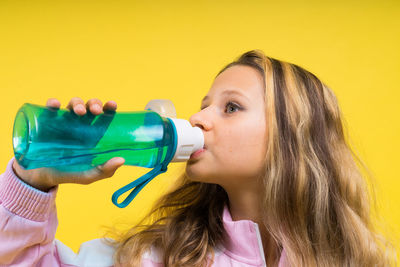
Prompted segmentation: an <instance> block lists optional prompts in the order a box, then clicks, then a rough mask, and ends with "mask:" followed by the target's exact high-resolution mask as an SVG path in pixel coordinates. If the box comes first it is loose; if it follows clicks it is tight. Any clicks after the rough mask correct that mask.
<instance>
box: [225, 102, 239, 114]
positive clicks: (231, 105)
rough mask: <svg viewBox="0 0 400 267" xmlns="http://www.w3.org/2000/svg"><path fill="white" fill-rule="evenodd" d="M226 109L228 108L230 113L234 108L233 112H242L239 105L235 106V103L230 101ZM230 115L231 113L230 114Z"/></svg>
mask: <svg viewBox="0 0 400 267" xmlns="http://www.w3.org/2000/svg"><path fill="white" fill-rule="evenodd" d="M226 107H228V109H227V110H228V111H229V110H231V111H232V108H233V110H234V109H237V110H241V108H240V106H239V105H237V104H235V103H233V102H231V101H229V102H228V103H226ZM228 113H230V112H228Z"/></svg>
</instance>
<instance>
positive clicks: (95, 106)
mask: <svg viewBox="0 0 400 267" xmlns="http://www.w3.org/2000/svg"><path fill="white" fill-rule="evenodd" d="M93 109H94V110H96V111H101V107H100V105H99V104H94V105H93Z"/></svg>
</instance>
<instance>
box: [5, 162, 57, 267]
mask: <svg viewBox="0 0 400 267" xmlns="http://www.w3.org/2000/svg"><path fill="white" fill-rule="evenodd" d="M14 160H15V159H14V158H12V159H11V160H10V161H9V163H8V164H7V167H6V171H5V172H4V173H3V174H1V175H0V265H1V266H61V264H60V260H59V256H58V253H57V249H56V242H55V240H54V238H55V233H56V229H57V225H58V220H57V213H56V207H55V197H56V193H57V190H58V187H54V188H52V189H51V190H50V191H49V192H48V193H46V192H42V191H40V190H37V189H35V188H33V187H31V186H30V185H28V184H26V183H24V182H23V181H22V180H21V179H19V178H18V177H17V176H16V175H15V173H14V171H13V169H12V163H13V161H14Z"/></svg>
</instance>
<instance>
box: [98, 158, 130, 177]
mask: <svg viewBox="0 0 400 267" xmlns="http://www.w3.org/2000/svg"><path fill="white" fill-rule="evenodd" d="M124 163H125V159H124V158H121V157H115V158H112V159H110V160H108V161H106V162H105V163H103V164H102V165H99V166H97V170H98V171H99V172H100V173H101V177H102V178H108V177H111V176H113V175H114V173H115V172H116V171H117V169H118V168H119V167H121V166H122V165H124Z"/></svg>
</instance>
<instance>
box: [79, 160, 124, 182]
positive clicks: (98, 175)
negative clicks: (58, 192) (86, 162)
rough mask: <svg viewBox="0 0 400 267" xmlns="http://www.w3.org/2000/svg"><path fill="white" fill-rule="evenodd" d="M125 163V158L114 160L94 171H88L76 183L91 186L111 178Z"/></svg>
mask: <svg viewBox="0 0 400 267" xmlns="http://www.w3.org/2000/svg"><path fill="white" fill-rule="evenodd" d="M124 163H125V159H124V158H121V157H115V158H112V159H110V160H108V161H106V162H105V163H104V164H102V165H99V166H97V167H96V168H94V169H93V170H90V171H87V172H86V173H84V174H83V175H82V176H81V177H80V179H78V180H76V182H77V183H80V184H90V183H93V182H95V181H98V180H101V179H105V178H109V177H111V176H113V175H114V173H115V172H116V171H117V169H118V168H119V167H121V166H122V165H123V164H124Z"/></svg>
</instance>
